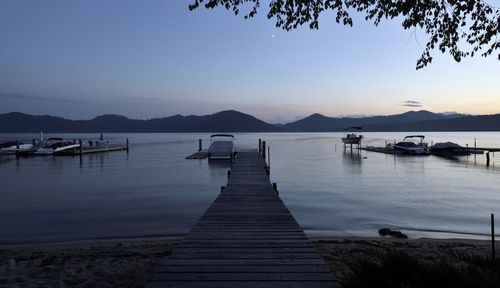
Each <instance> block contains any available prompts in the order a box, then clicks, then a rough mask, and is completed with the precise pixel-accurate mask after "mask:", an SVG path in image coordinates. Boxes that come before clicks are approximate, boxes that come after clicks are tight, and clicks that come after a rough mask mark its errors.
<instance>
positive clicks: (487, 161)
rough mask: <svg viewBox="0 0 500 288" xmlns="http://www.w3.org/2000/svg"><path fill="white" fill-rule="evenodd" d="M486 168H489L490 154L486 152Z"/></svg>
mask: <svg viewBox="0 0 500 288" xmlns="http://www.w3.org/2000/svg"><path fill="white" fill-rule="evenodd" d="M486 167H490V152H489V151H488V152H486Z"/></svg>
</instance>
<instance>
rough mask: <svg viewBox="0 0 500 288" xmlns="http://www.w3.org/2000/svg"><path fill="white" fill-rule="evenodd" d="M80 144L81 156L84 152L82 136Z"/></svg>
mask: <svg viewBox="0 0 500 288" xmlns="http://www.w3.org/2000/svg"><path fill="white" fill-rule="evenodd" d="M78 144H80V156H81V155H82V154H83V140H82V138H80V140H78Z"/></svg>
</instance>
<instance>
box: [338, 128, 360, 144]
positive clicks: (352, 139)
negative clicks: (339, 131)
mask: <svg viewBox="0 0 500 288" xmlns="http://www.w3.org/2000/svg"><path fill="white" fill-rule="evenodd" d="M361 129H363V128H362V127H349V128H345V129H344V131H351V130H361ZM361 139H363V135H358V134H356V133H352V132H350V133H347V135H346V137H344V138H342V142H343V143H344V145H345V144H351V145H352V144H357V145H359V144H361Z"/></svg>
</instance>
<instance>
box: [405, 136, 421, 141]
mask: <svg viewBox="0 0 500 288" xmlns="http://www.w3.org/2000/svg"><path fill="white" fill-rule="evenodd" d="M408 138H420V139H421V140H424V138H425V136H424V135H410V136H406V137H405V139H403V141H405V140H406V139H408Z"/></svg>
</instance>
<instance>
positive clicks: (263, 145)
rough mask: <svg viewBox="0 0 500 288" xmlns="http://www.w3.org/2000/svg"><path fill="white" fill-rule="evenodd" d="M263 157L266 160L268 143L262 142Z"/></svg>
mask: <svg viewBox="0 0 500 288" xmlns="http://www.w3.org/2000/svg"><path fill="white" fill-rule="evenodd" d="M262 157H264V160H266V141H262Z"/></svg>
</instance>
